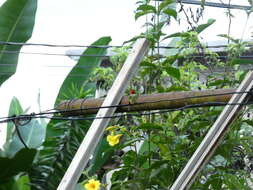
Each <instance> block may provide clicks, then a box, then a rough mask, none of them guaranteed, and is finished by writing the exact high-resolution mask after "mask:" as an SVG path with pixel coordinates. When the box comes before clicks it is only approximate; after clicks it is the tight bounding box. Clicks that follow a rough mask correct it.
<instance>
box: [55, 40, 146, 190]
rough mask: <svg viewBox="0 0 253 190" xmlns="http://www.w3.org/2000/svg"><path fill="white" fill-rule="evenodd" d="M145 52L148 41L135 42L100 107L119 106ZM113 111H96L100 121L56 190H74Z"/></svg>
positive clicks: (92, 129) (91, 128)
mask: <svg viewBox="0 0 253 190" xmlns="http://www.w3.org/2000/svg"><path fill="white" fill-rule="evenodd" d="M147 51H148V41H147V40H146V39H139V40H137V42H136V43H135V45H134V47H133V49H132V51H131V53H130V54H129V56H128V57H127V60H126V61H125V63H124V65H123V67H122V69H121V71H120V72H119V74H118V76H117V78H116V79H115V81H114V83H113V85H112V87H111V89H110V90H109V92H108V94H107V97H106V98H105V100H104V102H103V104H102V107H106V106H111V105H118V104H119V102H120V100H121V98H122V96H123V95H124V92H125V90H126V88H127V85H128V83H129V81H130V80H131V78H132V76H133V74H134V73H135V72H136V70H137V68H138V66H139V63H140V62H141V60H142V59H143V57H144V55H145V54H146V53H147ZM115 110H116V107H109V108H108V107H107V108H103V109H100V110H99V111H98V113H97V116H96V117H99V118H102V119H95V120H94V121H93V123H92V125H91V126H90V128H89V130H88V132H87V134H86V136H85V138H84V139H83V142H82V143H81V145H80V147H79V148H78V150H77V152H76V154H75V157H74V158H73V160H72V162H71V164H70V166H69V168H68V169H67V171H66V173H65V175H64V177H63V179H62V180H61V183H60V184H59V186H58V188H57V190H73V189H74V188H75V185H76V183H77V181H78V179H79V177H80V176H81V174H82V172H83V170H84V168H85V166H86V165H87V163H88V161H89V159H90V157H91V155H92V153H93V152H94V150H95V147H96V146H97V144H98V142H99V141H100V139H101V137H102V135H103V133H104V130H105V128H106V126H107V124H108V123H109V121H110V119H109V118H105V117H110V116H112V115H113V114H114V112H115Z"/></svg>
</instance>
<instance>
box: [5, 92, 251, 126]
mask: <svg viewBox="0 0 253 190" xmlns="http://www.w3.org/2000/svg"><path fill="white" fill-rule="evenodd" d="M242 93H251V91H247V92H246V91H245V92H227V93H219V94H213V95H210V94H209V95H201V96H190V97H184V98H174V99H169V100H158V101H150V102H143V103H133V104H123V105H122V104H121V105H112V106H104V107H101V106H99V107H94V108H80V109H70V110H60V111H59V110H57V108H54V109H51V110H47V111H45V112H40V113H31V114H21V115H19V116H10V117H1V118H0V123H5V122H11V121H13V120H14V119H15V120H17V119H18V120H28V119H31V118H49V117H51V116H48V115H54V114H65V113H67V112H73V111H83V110H93V109H103V108H111V107H116V108H119V107H126V106H135V105H141V104H147V103H157V102H167V101H178V100H185V99H193V98H203V97H214V96H222V95H229V94H242ZM72 101H73V100H72ZM252 103H253V102H250V104H252ZM224 105H228V104H227V103H226V102H207V103H201V104H191V105H185V106H182V107H180V108H175V109H168V110H178V109H179V110H180V109H184V108H196V107H204V106H224ZM231 105H234V104H231ZM55 110H56V111H55ZM164 111H165V112H166V110H164ZM161 113H162V112H161ZM130 115H131V114H130ZM137 115H138V114H137ZM113 117H117V115H116V116H113ZM52 118H54V117H52ZM55 118H63V120H65V119H66V118H71V117H55ZM85 118H87V117H85ZM85 118H84V119H80V120H85ZM91 118H93V119H97V118H94V117H91ZM77 120H78V119H77Z"/></svg>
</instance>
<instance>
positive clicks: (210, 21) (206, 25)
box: [163, 19, 215, 40]
mask: <svg viewBox="0 0 253 190" xmlns="http://www.w3.org/2000/svg"><path fill="white" fill-rule="evenodd" d="M214 22H215V20H214V19H209V20H208V21H207V23H205V24H201V25H199V26H198V27H196V28H195V29H194V30H192V29H191V30H189V31H187V32H176V33H174V34H171V35H168V36H166V37H165V38H163V40H166V39H168V38H175V37H187V36H189V34H188V33H189V32H197V33H198V34H200V33H201V32H203V31H204V30H205V29H206V28H208V27H209V26H211V25H212V24H213V23H214Z"/></svg>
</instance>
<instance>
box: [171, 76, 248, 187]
mask: <svg viewBox="0 0 253 190" xmlns="http://www.w3.org/2000/svg"><path fill="white" fill-rule="evenodd" d="M252 86H253V71H249V73H248V74H247V75H246V77H245V79H244V80H243V82H242V83H241V85H240V86H239V88H238V89H237V92H240V91H250V90H251V89H252ZM249 98H250V95H249V94H234V95H233V96H232V98H231V99H230V101H229V104H233V103H245V102H247V101H248V99H249ZM241 108H242V105H227V106H226V107H225V108H224V110H223V111H222V113H221V114H220V116H219V117H218V119H217V120H216V122H215V123H214V124H213V126H212V127H211V128H210V130H209V131H208V133H207V135H206V136H205V138H204V139H203V141H202V142H201V144H200V145H199V147H198V148H197V150H196V151H195V152H194V154H193V155H192V157H191V159H190V160H189V161H188V163H187V164H186V166H185V168H184V169H183V171H182V172H181V173H180V175H179V176H178V178H177V179H176V181H175V182H174V184H173V185H172V187H171V188H170V190H188V189H189V188H190V186H191V185H192V183H193V182H194V180H195V178H196V177H197V175H198V174H199V172H200V171H201V170H202V168H203V167H204V166H205V165H206V164H207V162H208V161H209V159H210V158H211V156H212V155H213V153H214V152H215V150H216V149H217V147H218V146H219V144H220V143H221V141H222V139H223V138H224V136H225V134H226V132H227V131H228V130H229V125H230V124H231V123H232V122H233V121H234V120H235V119H236V116H237V115H238V112H239V111H240V109H241Z"/></svg>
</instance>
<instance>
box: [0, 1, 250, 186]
mask: <svg viewBox="0 0 253 190" xmlns="http://www.w3.org/2000/svg"><path fill="white" fill-rule="evenodd" d="M7 2H14V0H8V1H7ZM20 2H25V1H24V0H22V1H20ZM28 2H29V1H27V3H28ZM202 2H204V1H202ZM28 5H30V6H31V3H28V4H27V6H28ZM175 5H176V4H175V3H174V1H173V0H164V1H162V2H157V1H150V0H140V1H138V2H137V9H136V12H135V13H136V14H135V19H139V18H143V17H146V21H147V22H146V23H145V26H144V27H146V32H145V33H142V34H140V35H138V36H136V37H134V38H132V39H131V40H129V41H128V43H130V42H134V41H135V40H136V39H138V38H141V37H145V38H147V39H148V40H149V41H150V42H151V52H150V53H149V55H148V56H147V57H146V58H145V59H144V60H143V61H142V63H141V65H140V70H139V72H138V74H137V75H136V76H135V77H134V79H133V80H132V81H131V84H130V86H129V89H128V90H127V94H129V95H130V99H131V101H132V102H134V101H135V99H136V98H137V97H138V95H140V94H151V93H162V92H174V91H188V90H201V89H214V88H231V87H237V86H238V84H239V83H240V82H241V80H242V79H243V76H244V75H245V72H244V71H242V70H241V69H240V67H241V64H245V62H242V61H241V60H240V59H239V56H241V55H243V54H244V53H245V52H246V51H247V48H246V46H247V43H246V42H242V41H241V40H240V39H233V38H231V37H230V36H229V35H228V34H225V35H224V34H222V35H220V36H221V37H223V38H226V39H229V41H230V44H228V47H227V48H226V49H225V52H226V59H222V58H221V57H220V55H219V54H218V53H217V52H212V51H211V50H209V49H208V48H207V47H205V45H204V44H202V43H201V42H200V40H199V34H201V33H202V32H203V31H205V30H208V27H209V26H211V25H212V24H213V23H214V22H215V20H213V19H209V20H208V22H207V23H202V24H199V23H198V22H199V20H200V19H199V18H200V15H199V13H198V11H197V13H196V14H197V16H195V15H191V17H189V16H188V15H187V14H185V13H186V11H184V8H183V7H181V9H180V10H177V9H176V6H175ZM5 6H6V5H5ZM28 7H29V6H28ZM201 9H203V6H202V7H201ZM25 10H26V9H25ZM0 11H1V9H0ZM202 11H203V10H202ZM202 11H201V14H202V13H203V12H202ZM0 13H1V12H0ZM181 13H183V15H184V16H185V17H186V20H187V21H188V24H189V28H188V29H187V30H186V31H183V32H179V33H175V34H172V35H171V34H166V33H165V31H166V30H165V29H166V28H167V27H170V26H169V24H170V22H171V20H172V19H177V20H178V19H179V18H180V17H182V15H180V14H181ZM191 14H193V12H191ZM195 17H196V19H195ZM149 18H151V19H149ZM190 19H192V21H191V20H190ZM0 21H1V19H0ZM29 21H30V20H29ZM19 39H21V37H20V38H18V39H14V40H15V41H17V40H19ZM169 39H172V41H171V44H174V45H175V46H176V49H173V51H166V53H165V54H164V53H161V52H160V48H159V46H160V43H161V42H163V43H167V40H169ZM110 41H111V39H110V38H109V37H104V38H100V39H99V40H97V41H96V42H95V43H93V44H92V45H107V44H109V42H110ZM171 44H170V45H171ZM0 47H1V46H0ZM129 49H130V46H129V47H125V48H120V49H114V51H115V52H116V55H114V56H112V57H111V58H110V60H111V62H112V67H111V68H99V63H100V62H101V59H100V58H98V57H94V56H90V57H87V56H83V57H81V58H80V60H79V61H78V63H77V64H76V66H75V67H74V68H73V69H72V70H71V72H70V73H69V75H68V76H67V78H66V79H65V80H64V82H63V84H62V86H61V88H60V91H59V93H58V96H57V99H56V101H55V105H56V104H58V103H60V101H62V100H63V99H74V98H86V97H89V96H92V93H93V92H94V90H95V83H94V82H100V81H102V82H103V85H102V86H101V87H103V88H109V87H110V86H111V84H112V82H113V80H114V78H115V77H116V75H117V73H118V71H119V70H120V68H121V66H122V64H123V63H124V61H125V59H126V57H127V55H128V50H129ZM105 53H106V50H105V49H104V48H88V49H87V50H85V51H84V53H83V54H85V55H101V56H103V55H105ZM0 58H1V54H0ZM16 59H17V58H16ZM10 60H11V59H10ZM246 63H248V62H246ZM217 67H218V68H224V70H225V72H224V73H219V72H216V71H215V68H217ZM203 73H206V74H205V75H204V76H206V79H205V80H200V77H203ZM74 75H82V76H83V77H80V78H79V77H78V78H75V77H72V76H74ZM132 92H134V93H132ZM222 109H223V108H222V107H203V108H195V109H190V110H184V111H175V112H170V113H164V114H159V115H153V114H150V115H146V116H139V117H137V116H126V117H124V118H120V119H114V120H112V121H111V125H112V126H114V128H113V130H107V133H106V134H105V136H104V138H103V139H102V141H101V142H100V143H99V145H98V146H97V148H96V150H95V152H94V154H93V158H92V159H91V160H90V162H89V166H88V168H86V170H85V171H84V174H83V175H82V176H81V178H80V180H79V182H80V183H79V184H78V185H77V186H76V189H82V187H83V184H85V183H86V182H89V181H91V179H96V180H99V181H101V185H102V184H104V183H105V182H108V181H106V180H105V179H106V175H107V174H108V172H112V173H113V175H112V178H111V181H110V182H111V187H110V188H111V189H112V190H114V189H123V190H124V189H140V190H146V189H167V188H168V187H170V186H171V185H172V184H173V182H174V181H175V179H176V178H177V176H178V174H179V172H180V171H181V170H182V168H183V167H184V165H185V164H186V162H187V161H188V160H189V158H190V157H191V155H192V154H193V152H194V151H195V150H196V148H197V147H198V145H199V144H200V142H201V141H202V139H203V137H204V136H205V134H206V133H207V131H208V129H209V128H210V126H211V125H212V124H213V123H214V121H215V120H216V118H217V116H218V115H219V114H220V112H221V111H222ZM251 109H252V107H249V108H248V109H245V110H243V112H242V113H241V115H240V117H239V119H238V120H237V121H236V122H235V123H234V124H233V126H232V127H231V130H230V132H229V134H228V135H227V137H226V138H225V139H224V141H223V142H222V144H221V145H220V146H219V148H218V150H217V151H216V152H215V154H214V156H213V158H212V159H211V160H210V162H209V163H208V164H207V166H206V167H205V168H204V169H203V171H202V172H201V174H200V175H199V176H198V178H197V179H196V181H195V183H194V184H193V186H192V189H210V190H214V189H231V190H234V189H250V188H249V185H248V180H249V179H250V174H251V173H252V165H251V162H250V161H251V158H252V156H253V155H252V153H251V152H252V137H251V136H252V126H253V123H252V121H251V120H250V119H248V118H246V117H245V115H247V114H248V113H249V112H250V111H251ZM25 112H27V110H25V111H24V110H23V109H22V107H21V104H20V103H19V101H18V100H17V99H15V98H14V99H13V101H12V103H11V106H10V110H9V115H14V114H17V115H18V114H22V113H25ZM144 113H145V114H148V113H151V112H150V111H145V112H144ZM56 116H58V115H56ZM90 123H91V121H82V122H80V121H64V122H62V121H53V120H51V121H50V122H49V124H48V125H47V131H45V129H46V126H45V121H43V120H32V121H31V122H29V123H28V124H27V125H24V126H20V131H21V134H22V136H23V138H24V140H25V142H26V144H27V145H28V146H29V147H30V148H32V149H25V148H24V147H23V145H22V144H21V143H20V141H19V139H18V137H17V135H16V134H15V133H14V127H13V125H12V124H9V126H8V128H9V129H8V135H7V139H8V141H7V143H6V145H5V150H4V151H3V152H0V155H1V157H0V170H1V172H2V173H1V175H0V183H1V186H0V189H1V190H2V189H3V190H4V189H19V190H40V189H41V190H42V189H48V190H51V189H52V190H54V189H56V187H57V186H58V184H59V182H60V180H61V178H62V177H63V175H64V173H65V172H66V169H67V168H68V165H69V163H70V162H71V160H72V158H73V156H74V154H75V152H76V150H77V149H78V147H79V145H80V143H81V141H82V139H83V137H84V136H85V134H86V132H87V130H88V128H89V126H90ZM115 126H116V127H115ZM45 135H46V137H45ZM44 140H45V142H44ZM106 140H108V141H109V142H110V144H111V145H110V144H109V143H108V142H107V141H106ZM42 143H43V145H42V146H41V144H42ZM23 159H25V161H23ZM245 160H248V161H247V162H246V161H245ZM31 165H32V168H31V170H30V167H31ZM10 166H11V167H10ZM115 169H116V170H115ZM27 183H29V184H30V186H28V185H27ZM99 183H100V182H99ZM108 185H109V184H108ZM103 186H104V185H103Z"/></svg>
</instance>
